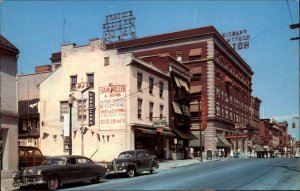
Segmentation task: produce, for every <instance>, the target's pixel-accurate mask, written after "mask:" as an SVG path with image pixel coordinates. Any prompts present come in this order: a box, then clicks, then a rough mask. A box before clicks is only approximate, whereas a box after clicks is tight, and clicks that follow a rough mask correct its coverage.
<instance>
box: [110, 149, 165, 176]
mask: <svg viewBox="0 0 300 191" xmlns="http://www.w3.org/2000/svg"><path fill="white" fill-rule="evenodd" d="M158 167H159V165H158V163H157V161H155V159H154V158H153V157H152V156H151V155H150V153H149V152H148V151H146V150H141V149H140V150H131V151H125V152H121V153H120V154H119V157H118V158H117V159H114V160H113V161H112V163H111V164H110V165H108V166H107V174H108V175H112V174H121V173H124V174H127V176H129V177H134V176H135V174H136V173H142V172H144V171H150V173H154V172H155V169H157V168H158Z"/></svg>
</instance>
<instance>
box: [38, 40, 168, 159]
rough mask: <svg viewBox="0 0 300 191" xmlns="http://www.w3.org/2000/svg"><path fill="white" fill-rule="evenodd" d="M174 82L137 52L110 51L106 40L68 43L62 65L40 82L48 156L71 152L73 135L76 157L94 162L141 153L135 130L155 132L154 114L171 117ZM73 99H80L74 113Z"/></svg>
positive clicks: (44, 147) (43, 140)
mask: <svg viewBox="0 0 300 191" xmlns="http://www.w3.org/2000/svg"><path fill="white" fill-rule="evenodd" d="M150 79H151V80H150ZM168 79H169V74H166V73H163V72H161V71H160V70H158V69H157V68H155V67H153V66H151V65H150V64H148V63H145V62H142V61H140V60H136V59H134V58H133V57H132V55H131V54H117V51H115V50H110V51H106V50H105V45H104V43H103V42H102V40H101V39H95V40H91V41H90V44H89V45H86V46H75V45H74V44H65V45H62V48H61V66H60V67H59V68H58V69H57V70H56V71H55V72H53V73H52V74H51V75H50V76H48V77H47V78H46V79H45V80H44V81H43V82H41V84H40V104H39V112H40V127H41V129H40V139H41V141H40V142H41V150H42V152H43V154H44V155H49V156H53V155H61V154H69V140H70V138H69V136H72V154H78V155H84V156H87V157H90V158H91V159H92V160H94V161H101V162H104V161H111V160H112V159H113V158H116V157H117V156H118V154H119V153H120V152H121V151H124V150H131V149H135V148H136V142H135V138H136V128H134V127H133V126H144V127H145V128H148V129H149V128H152V132H154V133H155V132H156V131H155V130H156V129H155V128H153V127H152V124H153V119H152V118H151V115H152V116H163V117H165V118H166V119H168V111H169V106H168ZM87 83H88V84H89V88H88V89H86V91H82V90H83V89H84V88H85V87H86V86H85V85H86V84H87ZM81 85H82V88H81V89H80V88H78V87H79V86H81ZM75 87H77V88H75ZM149 89H152V90H153V91H152V92H151V93H149ZM70 95H71V96H72V97H74V98H75V100H74V102H73V104H72V113H71V114H70V105H69V103H68V100H69V96H70ZM82 106H83V107H82ZM149 116H150V117H149ZM70 117H71V122H72V130H71V135H70V133H69V132H70ZM160 131H161V129H160ZM163 131H168V128H167V127H164V128H163ZM157 133H158V135H160V134H159V132H157ZM164 140H165V141H166V139H164Z"/></svg>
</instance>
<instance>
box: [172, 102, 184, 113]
mask: <svg viewBox="0 0 300 191" xmlns="http://www.w3.org/2000/svg"><path fill="white" fill-rule="evenodd" d="M172 105H173V109H174V112H175V113H178V114H181V115H182V111H181V107H180V104H179V103H177V102H175V101H172Z"/></svg>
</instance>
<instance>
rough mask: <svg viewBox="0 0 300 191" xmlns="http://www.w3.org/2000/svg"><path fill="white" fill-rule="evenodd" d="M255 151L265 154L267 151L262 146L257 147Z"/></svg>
mask: <svg viewBox="0 0 300 191" xmlns="http://www.w3.org/2000/svg"><path fill="white" fill-rule="evenodd" d="M254 150H255V151H256V152H265V149H264V148H263V147H262V146H261V145H255V146H254Z"/></svg>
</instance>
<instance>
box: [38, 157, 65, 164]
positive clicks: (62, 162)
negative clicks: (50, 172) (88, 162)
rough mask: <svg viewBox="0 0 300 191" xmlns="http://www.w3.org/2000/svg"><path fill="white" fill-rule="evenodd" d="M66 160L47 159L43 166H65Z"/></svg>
mask: <svg viewBox="0 0 300 191" xmlns="http://www.w3.org/2000/svg"><path fill="white" fill-rule="evenodd" d="M64 164H65V159H63V158H48V159H46V160H45V161H44V162H43V163H42V165H64Z"/></svg>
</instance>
